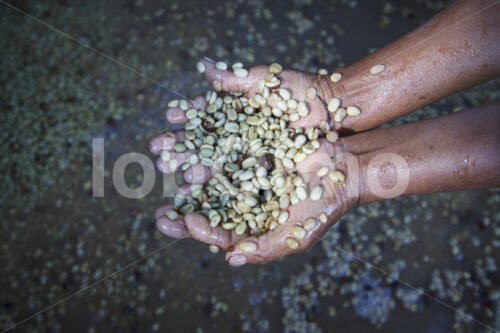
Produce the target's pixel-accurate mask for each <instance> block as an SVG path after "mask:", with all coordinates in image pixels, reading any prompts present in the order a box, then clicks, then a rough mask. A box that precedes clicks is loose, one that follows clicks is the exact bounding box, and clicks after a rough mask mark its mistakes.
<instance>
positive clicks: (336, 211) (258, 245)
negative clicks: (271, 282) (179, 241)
mask: <svg viewBox="0 0 500 333" xmlns="http://www.w3.org/2000/svg"><path fill="white" fill-rule="evenodd" d="M203 62H204V66H205V76H206V77H207V79H208V80H209V81H210V82H214V81H218V82H220V85H221V88H222V90H224V91H237V92H242V93H244V94H245V95H246V96H248V97H252V96H254V95H255V94H257V93H258V91H259V88H258V83H259V82H260V81H262V79H263V78H264V77H265V75H266V74H267V72H268V67H267V66H257V67H253V68H251V69H250V70H249V75H248V76H247V77H245V78H241V77H237V76H235V75H233V73H232V71H230V70H225V71H224V70H218V69H216V68H215V64H214V62H213V61H209V60H206V59H204V61H203ZM278 77H279V79H280V81H281V84H280V88H286V89H287V91H289V92H290V93H291V98H292V99H294V100H296V101H297V102H299V103H300V102H305V104H306V105H307V109H308V115H307V117H303V118H300V119H298V120H296V121H292V122H291V124H290V127H302V128H309V127H320V126H321V127H322V128H324V127H325V126H326V127H327V129H328V128H329V123H328V122H325V121H328V120H330V119H331V118H332V116H331V115H329V114H328V111H327V107H326V103H325V100H328V98H329V94H331V91H330V89H329V83H327V81H328V80H329V76H326V75H314V74H309V73H303V72H298V71H292V70H285V71H282V72H281V73H279V76H278ZM216 85H217V84H216ZM310 88H314V91H311V90H312V89H310ZM308 89H309V94H308V93H307V90H308ZM311 92H312V93H311ZM311 97H312V98H311ZM271 103H272V102H271ZM190 104H191V105H189V106H188V107H187V108H186V106H184V107H183V108H184V109H190V108H191V107H195V108H197V109H202V108H205V107H206V102H205V98H204V97H203V96H199V97H196V98H194V99H192V100H191V101H190ZM167 119H168V120H169V121H170V122H171V123H176V124H181V123H185V122H186V121H188V118H187V117H186V110H182V108H180V107H174V108H171V109H169V110H168V111H167ZM183 140H184V133H183V132H182V131H179V132H177V133H175V134H174V133H165V134H162V135H160V136H158V137H156V138H155V139H153V140H152V141H151V145H150V149H151V151H152V152H153V153H155V154H160V153H161V151H162V150H167V151H170V153H169V154H170V158H171V159H174V160H176V161H177V162H174V163H172V162H170V161H168V162H167V161H163V160H162V159H159V160H158V163H157V165H158V168H159V169H160V170H161V171H162V172H165V173H170V172H173V171H175V170H176V169H177V168H178V167H179V166H180V165H181V164H182V163H183V162H185V161H187V160H188V159H189V158H190V156H191V155H192V154H193V153H187V152H183V153H175V152H173V151H172V150H173V146H174V144H175V143H176V142H182V141H183ZM332 141H333V140H332ZM335 151H336V147H335V144H333V143H331V142H328V141H326V140H322V141H321V146H320V148H319V149H318V150H316V151H315V152H314V153H313V154H311V155H309V157H308V158H307V159H306V160H304V161H302V162H299V163H297V164H296V166H295V168H294V169H293V170H290V172H289V174H290V173H292V174H296V175H297V176H300V179H301V180H302V181H303V182H304V183H305V184H307V185H308V186H305V187H304V189H307V188H309V189H312V188H313V187H315V186H318V185H319V186H321V188H322V189H323V195H322V197H321V199H320V200H317V201H312V200H311V199H310V198H308V199H306V200H303V201H299V202H297V203H295V202H293V203H294V204H292V205H290V206H289V207H287V208H286V209H287V211H288V213H289V217H288V219H287V221H286V223H284V224H281V225H279V226H277V227H276V228H275V229H273V230H270V231H268V232H267V233H265V234H263V235H261V236H251V237H249V235H248V234H242V235H238V234H237V233H236V232H235V231H234V230H225V229H223V228H222V227H221V226H220V225H219V226H217V227H215V228H212V227H211V226H210V224H209V221H208V220H207V219H206V218H205V217H203V216H201V215H198V214H188V215H186V216H184V217H179V218H178V219H175V220H173V219H169V218H168V217H166V216H165V211H166V210H168V209H170V208H172V205H167V206H163V207H160V208H159V209H158V210H157V212H156V217H157V225H158V228H159V230H160V231H162V232H163V233H165V234H167V235H169V236H171V237H193V238H195V239H197V240H200V241H203V242H206V243H208V244H212V245H216V246H218V247H220V248H222V249H224V250H226V251H227V255H226V259H227V260H228V262H229V263H230V264H231V265H242V264H244V263H247V262H248V263H265V262H268V261H270V260H274V259H276V258H278V257H281V256H285V255H288V254H291V253H296V252H300V251H304V250H306V249H308V248H310V247H311V246H312V245H313V244H314V243H315V242H316V241H317V240H318V237H320V236H321V235H322V234H323V233H324V232H326V231H327V230H328V228H329V227H330V226H331V225H332V224H333V223H335V222H336V221H337V220H338V219H339V218H340V217H341V216H342V215H343V214H345V213H346V212H347V211H348V210H349V209H351V208H352V207H353V206H354V204H355V203H356V202H357V194H356V188H355V187H352V185H353V184H352V183H351V182H350V180H349V179H348V180H347V181H346V183H343V184H341V185H336V184H334V183H333V182H332V180H330V179H329V177H328V175H327V174H325V175H323V176H322V177H319V176H318V175H317V174H316V173H317V171H318V169H320V168H322V167H326V168H328V171H330V170H331V171H333V170H336V169H338V168H340V169H342V168H343V169H344V170H343V171H344V173H345V172H346V164H343V166H339V165H338V164H337V165H335V163H334V162H333V161H332V157H333V156H334V155H335ZM324 170H325V169H324ZM214 174H215V172H214V171H213V170H212V169H210V168H207V167H204V166H201V165H199V164H197V165H195V166H193V167H191V168H190V169H188V170H186V171H185V173H184V177H185V179H186V181H187V182H188V183H192V184H202V183H204V182H206V181H207V180H208V179H209V178H210V177H212V176H213V175H214ZM348 178H349V177H348ZM298 180H299V179H298ZM180 191H181V194H183V195H189V191H190V188H189V185H185V186H183V187H182V188H181V189H180ZM307 194H309V193H307ZM288 200H289V199H288ZM292 201H293V199H292ZM320 213H322V218H321V220H322V222H320V221H319V219H318V218H317V216H318V215H319V214H320ZM327 216H328V218H327ZM311 218H312V219H311ZM241 244H243V245H241ZM240 245H241V246H240ZM244 250H246V251H250V252H245V251H244Z"/></svg>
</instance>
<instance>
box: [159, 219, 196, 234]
mask: <svg viewBox="0 0 500 333" xmlns="http://www.w3.org/2000/svg"><path fill="white" fill-rule="evenodd" d="M156 228H158V230H159V231H160V232H161V233H162V234H164V235H166V236H169V237H172V238H187V237H191V236H190V234H189V231H188V230H187V229H186V227H185V226H184V222H183V221H182V217H180V218H179V219H178V220H170V219H169V218H168V217H166V216H163V217H160V218H158V219H157V220H156Z"/></svg>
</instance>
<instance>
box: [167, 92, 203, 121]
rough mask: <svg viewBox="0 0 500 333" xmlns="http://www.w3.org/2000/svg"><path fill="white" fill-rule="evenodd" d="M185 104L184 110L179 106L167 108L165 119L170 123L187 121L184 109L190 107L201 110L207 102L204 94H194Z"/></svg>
mask: <svg viewBox="0 0 500 333" xmlns="http://www.w3.org/2000/svg"><path fill="white" fill-rule="evenodd" d="M187 105H188V106H187V108H185V109H186V110H183V109H182V108H181V107H179V106H176V107H173V108H169V109H168V110H167V114H166V117H167V121H168V122H169V123H171V124H184V123H185V122H187V121H188V118H187V117H186V111H188V110H190V109H196V110H203V109H205V107H206V106H207V102H206V100H205V97H204V96H196V97H194V98H192V99H191V100H189V101H188V103H187Z"/></svg>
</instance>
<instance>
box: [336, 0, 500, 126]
mask: <svg viewBox="0 0 500 333" xmlns="http://www.w3.org/2000/svg"><path fill="white" fill-rule="evenodd" d="M494 3H495V1H493V0H474V1H472V0H470V1H458V2H457V3H456V4H454V5H453V6H451V7H450V8H449V9H447V10H445V11H443V12H442V13H440V14H439V15H437V16H436V17H434V18H433V19H432V20H430V21H429V22H427V23H426V24H425V25H423V26H421V27H420V28H418V29H416V30H414V31H413V32H411V33H410V34H408V35H406V36H404V37H403V38H401V39H400V40H398V41H396V42H393V43H391V44H389V45H388V46H386V47H384V48H382V49H380V50H379V51H377V52H375V53H373V54H371V55H369V56H367V57H365V58H364V59H362V60H360V61H358V62H356V63H354V64H353V65H351V66H349V67H347V68H341V69H338V71H339V72H342V74H343V78H342V79H341V80H340V81H339V82H338V83H329V87H328V89H330V91H331V93H332V94H333V96H337V97H340V99H341V100H342V105H344V106H349V105H356V106H358V107H359V108H360V109H361V111H362V114H361V115H360V116H358V117H355V118H352V117H347V118H346V119H345V120H344V121H343V122H342V123H341V124H338V125H337V127H342V128H344V129H349V130H353V131H356V132H359V131H363V130H366V129H370V128H373V127H376V126H378V125H381V124H383V123H386V122H388V121H390V120H392V119H395V118H398V117H400V116H402V115H404V114H407V113H409V112H411V111H413V110H415V109H417V108H420V107H422V106H425V105H427V104H429V103H431V102H433V101H436V100H438V99H441V98H443V97H445V96H448V95H450V94H453V93H455V92H458V91H461V90H463V89H466V88H468V87H472V86H474V85H477V84H480V83H482V82H485V81H488V80H490V79H492V78H495V77H496V76H498V75H499V74H500V61H498V59H500V42H499V40H498V36H500V20H498V18H499V17H500V3H496V4H494ZM493 4H494V5H493ZM377 64H384V65H385V66H386V67H385V70H384V71H383V72H381V73H380V74H378V75H371V74H370V72H369V70H370V68H371V67H372V66H374V65H377Z"/></svg>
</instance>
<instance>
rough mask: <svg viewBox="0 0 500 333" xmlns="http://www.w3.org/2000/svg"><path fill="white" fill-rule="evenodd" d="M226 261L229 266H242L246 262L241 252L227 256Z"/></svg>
mask: <svg viewBox="0 0 500 333" xmlns="http://www.w3.org/2000/svg"><path fill="white" fill-rule="evenodd" d="M228 263H229V265H231V266H242V265H244V264H246V263H247V258H246V257H245V256H244V255H242V254H237V255H234V256H232V257H231V258H229V261H228Z"/></svg>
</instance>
